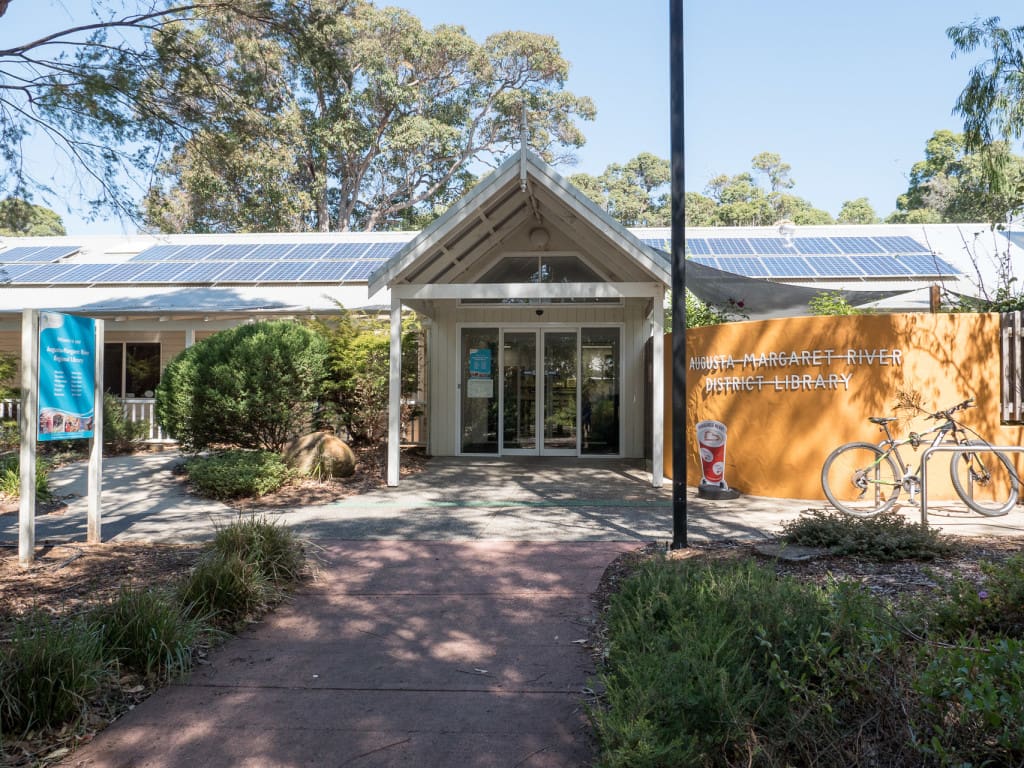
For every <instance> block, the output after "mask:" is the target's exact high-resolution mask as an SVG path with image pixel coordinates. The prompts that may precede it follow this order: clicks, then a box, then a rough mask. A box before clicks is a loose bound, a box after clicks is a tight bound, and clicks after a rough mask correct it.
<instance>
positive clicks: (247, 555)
mask: <svg viewBox="0 0 1024 768" xmlns="http://www.w3.org/2000/svg"><path fill="white" fill-rule="evenodd" d="M303 565H304V555H303V551H302V546H301V544H300V543H299V541H298V539H297V538H296V537H295V536H294V534H292V533H291V531H289V530H288V529H287V528H284V527H283V526H280V525H277V524H275V523H273V522H270V521H268V520H266V519H265V518H260V519H252V520H248V521H247V520H244V519H242V518H239V519H238V520H237V521H235V522H233V523H232V524H231V525H229V526H226V527H225V528H223V529H222V530H220V531H218V533H217V536H216V538H215V540H214V542H213V543H212V545H211V546H210V550H209V552H208V553H207V554H206V556H205V557H204V558H203V559H202V560H201V561H200V562H199V565H198V566H197V567H196V569H195V570H194V571H193V572H192V573H191V574H190V575H189V578H188V580H187V581H186V582H185V584H184V585H183V586H182V587H181V590H180V592H179V600H180V601H181V603H182V604H183V605H185V606H187V610H188V611H189V613H190V615H193V616H203V617H210V618H211V619H212V620H213V621H215V622H217V623H218V624H219V625H221V626H226V627H231V626H235V625H237V624H238V623H240V622H241V621H243V620H244V619H246V618H247V617H249V616H252V615H256V614H258V613H260V612H262V611H263V610H264V609H265V608H266V606H267V604H268V603H270V602H273V601H275V600H277V599H279V598H280V596H281V594H282V593H283V592H284V590H286V589H287V588H289V587H290V586H292V585H294V584H295V583H296V582H297V581H298V580H299V578H300V576H301V572H302V568H303Z"/></svg>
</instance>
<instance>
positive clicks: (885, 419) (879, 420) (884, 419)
mask: <svg viewBox="0 0 1024 768" xmlns="http://www.w3.org/2000/svg"><path fill="white" fill-rule="evenodd" d="M868 421H870V422H871V423H872V424H879V425H881V424H888V423H889V422H892V421H899V419H897V418H896V417H895V416H869V417H868Z"/></svg>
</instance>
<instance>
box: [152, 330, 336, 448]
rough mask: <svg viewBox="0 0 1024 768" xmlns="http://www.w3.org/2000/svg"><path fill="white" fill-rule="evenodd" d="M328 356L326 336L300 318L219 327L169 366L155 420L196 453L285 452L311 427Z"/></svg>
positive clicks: (157, 396) (159, 393)
mask: <svg viewBox="0 0 1024 768" xmlns="http://www.w3.org/2000/svg"><path fill="white" fill-rule="evenodd" d="M326 358H327V346H326V344H325V343H324V340H323V338H322V337H321V336H320V335H318V334H316V333H314V332H313V331H311V330H310V329H309V328H306V327H305V326H303V325H299V324H297V323H292V322H287V321H277V322H265V323H253V324H247V325H240V326H238V327H236V328H232V329H230V330H227V331H221V332H219V333H216V334H214V335H213V336H210V337H208V338H206V339H203V340H202V341H199V342H197V343H196V344H195V345H194V346H192V347H189V348H188V349H186V350H185V351H184V352H182V353H181V354H180V355H178V356H177V357H176V358H175V359H174V360H172V361H171V363H170V364H169V365H168V366H167V367H166V369H165V370H164V373H163V376H162V377H161V380H160V384H159V386H158V387H157V390H156V413H157V419H158V420H159V422H160V424H161V425H162V426H163V427H164V428H165V429H166V430H167V431H168V432H169V433H170V434H171V435H173V436H174V437H176V438H177V439H178V440H179V442H181V444H182V446H183V447H185V448H187V449H190V450H194V451H200V450H204V449H206V448H208V447H211V446H218V445H233V446H238V447H240V448H253V449H263V450H269V451H277V450H280V448H281V447H282V446H283V445H284V444H285V443H286V442H287V441H288V440H289V439H290V438H292V437H294V436H295V435H298V434H300V433H301V432H302V431H304V430H305V429H306V428H308V426H309V424H310V422H311V420H312V416H313V410H314V407H315V405H316V403H317V399H318V397H319V396H320V392H321V388H322V385H323V380H324V376H325V374H326V368H325V365H326Z"/></svg>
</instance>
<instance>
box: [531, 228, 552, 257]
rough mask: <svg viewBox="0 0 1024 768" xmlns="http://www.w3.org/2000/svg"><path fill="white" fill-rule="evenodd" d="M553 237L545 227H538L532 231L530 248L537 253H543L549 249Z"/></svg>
mask: <svg viewBox="0 0 1024 768" xmlns="http://www.w3.org/2000/svg"><path fill="white" fill-rule="evenodd" d="M550 240H551V235H550V234H549V233H548V231H547V230H546V229H544V227H536V228H534V229H531V230H530V247H532V248H533V250H535V251H543V250H544V249H545V248H547V247H548V242H549V241H550Z"/></svg>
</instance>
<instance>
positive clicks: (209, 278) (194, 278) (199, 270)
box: [177, 261, 231, 283]
mask: <svg viewBox="0 0 1024 768" xmlns="http://www.w3.org/2000/svg"><path fill="white" fill-rule="evenodd" d="M230 266H231V265H230V264H229V263H228V262H226V261H201V262H199V263H198V264H192V265H191V266H187V267H186V268H185V270H184V271H183V272H182V273H181V274H180V275H178V277H177V281H178V282H180V283H213V282H216V278H217V276H218V275H219V274H220V273H221V272H224V271H226V270H227V269H228V268H229V267H230Z"/></svg>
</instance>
